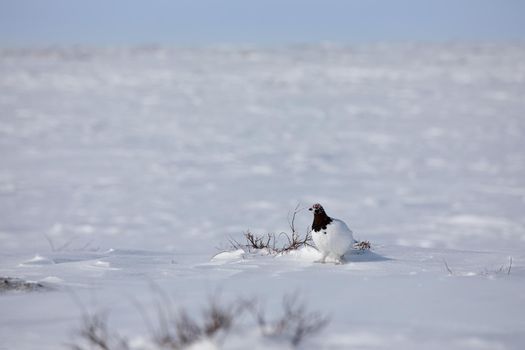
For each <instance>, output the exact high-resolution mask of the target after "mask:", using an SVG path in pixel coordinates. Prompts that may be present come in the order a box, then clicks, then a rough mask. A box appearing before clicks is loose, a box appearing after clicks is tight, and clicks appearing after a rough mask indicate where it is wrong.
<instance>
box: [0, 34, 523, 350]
mask: <svg viewBox="0 0 525 350" xmlns="http://www.w3.org/2000/svg"><path fill="white" fill-rule="evenodd" d="M524 62H525V47H524V46H523V45H519V44H516V45H512V44H483V45H481V44H477V45H474V44H439V45H438V44H434V45H431V44H396V45H393V44H381V45H369V46H352V47H346V46H338V45H315V46H308V45H305V46H294V47H285V48H258V47H235V46H231V47H228V46H223V47H209V48H199V49H195V48H164V47H143V48H140V47H138V48H61V49H58V48H49V49H1V50H0V155H1V166H0V247H1V249H0V277H12V278H20V279H23V280H26V281H35V282H40V283H42V284H43V285H46V286H51V287H52V288H51V289H52V290H51V291H46V292H30V293H23V292H19V291H18V292H17V291H14V292H5V293H1V294H0V310H2V311H1V313H0V340H1V341H0V349H3V348H6V349H34V348H35V346H37V347H38V348H39V349H57V348H64V347H65V344H67V343H71V342H74V341H75V340H76V339H78V338H77V337H76V333H75V332H76V331H78V329H79V328H80V327H81V324H82V322H81V321H82V319H81V318H82V315H83V314H84V313H85V312H86V311H89V312H96V311H99V310H102V311H107V312H108V315H109V324H110V326H111V327H112V328H114V329H115V330H116V331H117V332H118V333H119V334H122V335H125V336H127V337H128V338H129V339H130V341H131V343H132V344H133V348H135V349H141V348H142V349H148V348H151V343H150V339H149V333H148V329H147V326H146V325H145V322H144V320H143V317H142V316H143V315H141V312H140V311H139V310H138V307H137V304H138V305H141V306H142V308H143V309H144V310H147V312H148V313H149V314H150V316H151V318H154V317H155V310H156V306H155V305H156V301H158V298H159V296H158V293H159V290H161V291H162V293H164V294H165V295H168V296H169V298H170V299H172V301H173V303H174V304H175V305H176V306H179V307H184V308H186V309H187V310H188V311H189V312H190V313H192V314H195V315H200V310H201V309H202V308H203V307H205V306H206V303H207V302H208V300H209V298H210V296H213V295H216V294H219V295H220V296H221V297H222V298H224V299H225V300H236V298H239V297H255V298H257V299H258V300H260V301H261V302H262V303H264V304H265V305H266V306H265V307H266V309H267V313H268V314H269V315H270V316H274V315H277V314H279V312H280V304H281V300H282V298H283V296H284V295H287V294H289V293H294V292H297V293H298V294H300V297H301V298H302V299H303V300H304V301H305V303H306V305H307V307H308V309H309V310H311V311H318V312H321V313H323V314H324V315H326V316H327V317H329V319H330V323H329V324H328V326H327V327H326V328H325V329H324V330H322V331H321V332H320V333H318V334H315V335H314V336H312V337H311V338H307V339H305V341H304V342H302V343H301V344H300V345H299V348H304V349H352V348H358V349H363V348H367V349H393V348H395V349H421V348H425V349H443V348H447V349H521V348H522V346H523V344H524V343H525V334H524V333H523V329H525V317H523V310H525V297H524V294H523V290H525V289H524V287H525V283H524V278H525V268H524V263H525V253H524V252H525V250H524V248H525V216H524V215H523V213H524V212H525V180H524V179H525V153H524V152H523V150H525V137H524V135H525V119H524V117H523V112H524V111H525V99H523V96H525V64H524ZM316 202H319V203H321V204H322V205H323V206H324V208H325V209H326V211H327V213H328V214H329V215H332V216H334V217H336V218H339V219H342V220H344V221H345V222H346V223H347V224H348V226H349V227H350V228H351V229H352V231H353V232H354V236H355V238H356V239H358V240H368V241H370V242H371V243H372V250H371V251H365V252H359V251H353V252H352V253H351V254H350V255H349V256H348V259H347V260H348V263H346V264H344V265H334V264H332V263H327V264H317V263H314V262H313V261H314V260H317V259H318V258H319V253H318V252H317V251H316V250H315V249H313V248H309V247H307V248H302V249H301V250H298V251H294V252H291V253H290V254H285V255H278V256H275V255H269V254H267V252H252V253H250V252H245V251H243V250H231V249H229V240H230V239H231V238H233V239H235V240H237V241H240V240H242V233H243V232H244V231H246V230H248V229H249V230H250V231H251V232H254V233H260V234H265V233H267V232H274V233H277V234H278V233H279V232H283V231H284V232H287V231H288V230H289V229H288V218H289V214H290V211H292V210H293V208H295V206H296V205H297V203H300V205H301V207H306V206H307V205H311V204H313V203H316ZM310 223H311V215H310V213H309V212H307V211H301V212H299V213H298V215H297V217H296V223H295V224H296V227H297V228H298V229H299V231H300V232H301V233H304V232H305V230H306V228H307V227H308V225H309V224H310ZM511 264H512V265H511ZM248 346H249V347H251V348H253V349H258V348H269V347H272V348H276V349H277V348H282V349H290V348H292V346H291V345H290V344H289V343H288V342H286V341H280V340H276V339H271V338H268V337H265V336H263V335H262V334H261V333H260V332H259V331H257V329H256V328H254V327H250V326H249V325H247V324H246V323H242V322H241V324H240V325H239V326H238V327H236V328H235V329H233V330H232V331H231V332H230V334H229V335H227V336H224V337H221V338H220V339H212V340H203V341H202V342H199V343H196V344H194V345H193V348H194V349H216V348H220V349H222V348H225V349H245V348H246V347H248Z"/></svg>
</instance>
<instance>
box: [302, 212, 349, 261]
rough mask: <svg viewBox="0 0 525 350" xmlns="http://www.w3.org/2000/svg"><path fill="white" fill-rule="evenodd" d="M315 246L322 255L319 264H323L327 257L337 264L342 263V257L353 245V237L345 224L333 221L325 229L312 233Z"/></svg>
mask: <svg viewBox="0 0 525 350" xmlns="http://www.w3.org/2000/svg"><path fill="white" fill-rule="evenodd" d="M312 239H313V240H314V243H315V246H316V247H317V249H319V251H320V252H321V254H322V257H321V259H320V260H319V262H323V263H324V262H325V260H326V258H327V257H328V256H331V257H333V258H334V259H335V260H336V261H337V262H338V263H341V262H342V261H343V255H345V253H346V252H348V250H350V248H351V247H352V245H353V244H354V242H355V240H354V235H353V234H352V231H351V230H350V229H349V228H348V226H346V224H345V223H344V222H343V221H341V220H338V219H333V218H332V222H330V223H329V224H328V225H326V229H321V230H320V231H317V232H316V231H312Z"/></svg>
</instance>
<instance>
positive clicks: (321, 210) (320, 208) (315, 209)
mask: <svg viewBox="0 0 525 350" xmlns="http://www.w3.org/2000/svg"><path fill="white" fill-rule="evenodd" d="M308 210H310V211H313V212H314V214H325V211H324V208H323V206H322V205H321V204H319V203H315V204H314V205H312V207H311V208H309V209H308Z"/></svg>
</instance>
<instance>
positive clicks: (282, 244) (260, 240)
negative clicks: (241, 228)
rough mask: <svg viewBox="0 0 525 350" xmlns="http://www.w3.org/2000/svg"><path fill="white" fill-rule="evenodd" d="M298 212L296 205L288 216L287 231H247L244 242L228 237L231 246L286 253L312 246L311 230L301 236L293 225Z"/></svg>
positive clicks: (272, 252) (249, 249) (270, 252)
mask: <svg viewBox="0 0 525 350" xmlns="http://www.w3.org/2000/svg"><path fill="white" fill-rule="evenodd" d="M299 212H300V209H299V205H297V206H296V207H295V209H294V211H293V213H292V214H291V215H289V217H288V225H289V226H290V232H289V233H287V232H281V233H279V234H278V235H276V234H274V233H267V234H266V235H258V234H254V233H252V232H250V231H247V232H245V233H244V238H245V242H244V243H239V242H238V241H236V240H234V239H230V244H231V247H232V248H233V249H243V250H247V251H253V250H266V251H267V252H268V253H269V254H282V253H287V252H290V251H292V250H297V249H299V248H301V247H305V246H310V247H313V244H312V242H313V241H312V234H311V231H310V230H307V232H306V234H305V235H304V236H302V235H301V234H300V233H299V232H298V231H297V229H296V227H295V218H296V215H297V213H299ZM283 238H284V239H283Z"/></svg>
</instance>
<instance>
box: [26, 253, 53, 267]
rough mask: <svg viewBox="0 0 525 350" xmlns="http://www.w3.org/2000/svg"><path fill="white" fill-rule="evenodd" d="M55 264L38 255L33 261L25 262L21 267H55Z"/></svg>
mask: <svg viewBox="0 0 525 350" xmlns="http://www.w3.org/2000/svg"><path fill="white" fill-rule="evenodd" d="M54 263H55V262H54V261H53V260H52V259H49V258H46V257H44V256H41V255H38V254H37V255H35V257H34V258H33V259H31V260H28V261H25V262H23V263H22V264H21V265H22V266H26V265H53V264H54Z"/></svg>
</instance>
